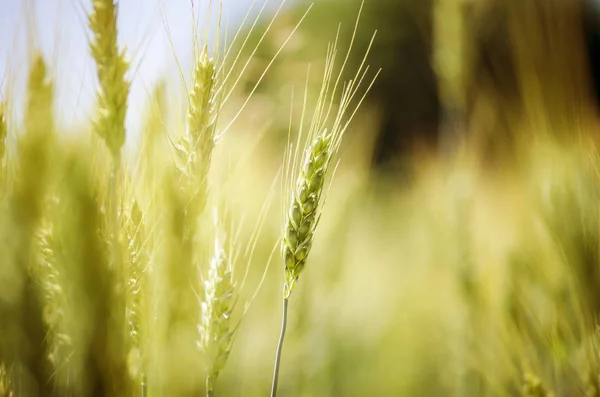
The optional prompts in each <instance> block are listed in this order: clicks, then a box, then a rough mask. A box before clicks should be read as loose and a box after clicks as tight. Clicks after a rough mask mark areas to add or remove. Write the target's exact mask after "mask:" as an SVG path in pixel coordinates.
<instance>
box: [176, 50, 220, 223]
mask: <svg viewBox="0 0 600 397" xmlns="http://www.w3.org/2000/svg"><path fill="white" fill-rule="evenodd" d="M207 51H208V50H207V48H206V47H204V49H203V50H202V52H201V53H200V55H199V56H198V58H197V59H196V64H195V67H194V73H193V77H192V88H191V90H190V95H189V108H188V114H187V133H186V134H185V135H184V136H183V137H182V138H181V139H180V141H179V143H178V145H177V146H176V150H177V154H178V164H177V169H178V170H179V172H180V176H181V179H182V180H181V182H182V183H183V185H184V187H185V189H186V190H187V191H186V195H187V196H188V197H189V206H188V207H189V210H190V211H189V213H188V218H189V220H190V221H195V218H196V217H197V216H199V215H200V214H201V213H202V212H203V211H204V207H205V206H206V198H207V195H208V189H207V181H206V178H207V175H208V171H209V169H210V160H211V157H212V152H213V149H214V146H215V127H216V116H217V115H216V112H215V109H216V103H217V98H216V96H215V87H216V85H217V84H216V78H217V75H216V69H215V61H214V59H212V58H209V57H208V54H207Z"/></svg>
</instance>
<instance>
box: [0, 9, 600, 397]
mask: <svg viewBox="0 0 600 397" xmlns="http://www.w3.org/2000/svg"><path fill="white" fill-rule="evenodd" d="M89 3H90V7H89V14H88V15H87V16H86V20H85V26H86V29H87V33H88V36H87V40H88V49H89V56H90V59H91V60H92V61H93V64H94V70H95V75H94V79H95V80H96V85H95V92H94V95H93V98H94V104H95V105H94V108H93V111H92V112H90V114H89V115H87V119H86V122H85V123H82V124H79V123H77V124H72V125H65V123H64V122H63V121H62V120H58V119H57V117H56V115H57V113H59V112H60V111H61V109H57V106H60V105H59V103H58V102H57V101H56V89H57V87H56V82H55V80H54V76H56V70H55V69H54V68H55V67H56V66H55V65H54V64H53V61H52V59H51V58H49V57H47V56H45V55H44V54H43V53H42V52H40V51H39V49H36V48H35V45H34V44H33V43H32V44H31V48H30V54H31V56H30V57H29V59H28V63H27V65H21V66H22V70H23V71H26V85H25V87H24V91H25V95H24V98H23V101H21V102H18V101H17V99H16V98H18V96H15V95H13V93H14V87H13V86H12V85H11V83H10V82H11V81H13V79H12V78H11V76H10V73H12V72H11V71H8V70H7V71H6V72H5V73H4V76H8V77H6V78H3V79H0V88H1V89H2V90H1V91H0V396H2V397H4V396H6V397H9V396H10V397H30V396H32V397H33V396H124V397H125V396H127V397H128V396H144V397H145V396H149V397H155V396H169V397H171V396H202V395H206V396H215V395H216V396H260V395H269V393H270V395H271V396H275V395H276V394H278V395H280V396H529V397H542V396H546V397H549V396H590V397H591V396H600V339H599V338H600V334H599V333H598V323H597V317H598V313H599V312H600V262H599V261H600V156H599V152H598V151H597V149H596V140H595V139H594V138H593V131H594V130H595V129H597V128H598V125H597V120H596V117H595V116H594V115H593V114H592V113H593V112H588V110H589V109H583V108H581V109H578V110H577V111H572V110H571V107H570V106H566V105H564V107H562V108H561V107H560V105H561V104H562V102H560V104H557V103H558V102H553V101H551V100H549V99H548V97H547V95H546V94H547V92H545V91H544V90H543V89H542V88H544V87H542V88H539V87H538V86H536V85H535V84H534V83H533V82H531V81H532V80H525V83H527V84H525V83H523V84H524V86H525V87H526V88H530V89H531V91H528V94H529V95H527V102H526V103H525V104H524V105H523V108H524V109H525V111H524V113H523V114H524V116H523V117H521V118H519V119H516V118H515V119H511V121H512V123H511V124H510V126H509V128H510V131H511V134H510V136H511V137H517V138H515V139H513V140H512V141H511V145H512V146H510V148H511V149H510V153H508V152H503V153H502V154H501V155H498V156H499V161H496V162H494V163H493V165H489V164H488V163H486V162H485V161H482V159H481V157H482V154H481V146H478V145H476V144H471V142H466V143H464V144H460V145H457V148H456V150H454V151H453V152H452V154H451V155H446V156H426V155H425V156H419V155H415V156H414V157H411V158H410V160H409V161H408V164H409V165H408V166H407V168H406V169H410V178H408V182H398V181H397V180H396V179H394V178H389V175H388V177H386V176H382V175H381V174H379V173H378V172H377V171H375V170H374V168H373V156H374V154H373V153H374V151H373V148H374V147H375V146H376V139H377V136H376V134H375V132H374V131H375V130H376V129H377V125H378V122H379V121H380V118H381V112H380V111H379V108H378V107H377V104H376V103H374V102H371V101H369V95H370V93H371V90H372V89H373V87H376V85H374V84H376V82H377V79H378V78H379V77H380V73H385V71H382V70H380V69H379V66H378V65H374V66H371V52H372V51H373V49H374V48H375V49H376V48H377V46H378V44H377V43H378V40H385V37H383V38H380V37H379V36H378V33H377V32H376V31H375V30H370V29H367V28H364V27H363V25H362V24H361V23H362V20H363V19H361V18H365V15H363V13H365V11H364V8H363V6H364V4H363V5H361V4H360V3H355V4H354V5H355V7H354V6H353V7H351V8H352V13H351V14H350V17H348V18H344V17H341V20H340V21H337V20H336V21H335V22H332V23H330V25H331V29H330V31H331V34H330V36H329V37H327V38H326V39H324V40H323V41H322V42H316V41H312V40H311V37H310V35H309V33H307V30H304V29H303V26H304V25H303V24H306V23H308V24H311V23H314V22H311V19H310V16H311V13H317V15H323V14H319V12H320V11H319V3H318V2H317V3H316V4H315V5H314V6H310V5H306V6H305V5H304V4H302V3H300V4H299V5H296V6H297V8H298V9H300V10H301V11H299V12H297V11H294V12H288V13H286V8H285V7H284V4H282V5H281V7H280V6H276V7H275V8H274V11H268V12H267V11H265V12H264V14H262V15H261V17H259V18H258V19H256V21H257V22H256V24H254V23H253V21H254V19H253V18H254V17H253V16H251V15H250V14H249V16H248V17H247V19H245V20H244V21H243V23H242V24H240V26H241V27H240V28H239V29H238V28H237V27H231V26H227V29H225V25H226V23H225V18H224V17H223V15H222V14H220V12H219V7H220V4H221V3H219V2H218V1H215V2H214V3H212V2H211V3H210V4H211V7H214V8H211V13H210V14H209V15H208V16H206V18H203V17H204V16H200V17H199V18H198V14H193V13H191V14H190V21H189V23H190V24H193V26H196V27H198V29H197V30H196V31H195V33H194V37H193V40H192V42H193V49H192V53H193V67H191V68H190V70H184V69H180V70H177V71H175V73H173V75H168V74H167V75H165V76H164V78H163V79H160V80H158V81H156V82H155V84H153V86H152V87H149V89H148V91H147V98H146V105H145V107H144V111H143V112H140V113H139V114H135V118H136V120H137V124H139V125H140V126H141V128H140V134H139V135H136V136H131V135H130V131H128V129H127V126H126V117H127V115H128V114H130V113H131V109H130V108H129V107H128V105H129V102H128V101H129V97H130V92H131V87H132V84H133V83H134V82H135V78H136V74H135V73H134V71H132V65H131V63H130V56H131V53H130V50H129V49H127V48H125V47H124V46H123V45H122V44H120V39H119V37H120V36H119V29H118V24H117V20H118V12H119V7H118V4H115V2H113V0H93V1H92V0H89ZM366 6H367V7H368V4H367V5H366ZM277 7H280V8H277ZM258 9H260V6H259V7H258ZM282 10H283V11H282ZM213 11H214V12H213ZM342 14H343V13H341V14H340V15H342ZM328 15H329V14H328ZM366 17H367V18H369V15H368V14H367V16H366ZM194 18H198V19H199V20H200V21H201V22H202V23H198V22H199V21H198V20H195V19H194ZM331 18H333V17H331ZM332 20H333V19H332ZM313 21H314V20H313ZM338 22H340V23H341V24H342V26H344V28H343V30H339V28H338ZM369 26H370V25H369ZM215 27H216V29H215ZM211 29H212V30H211ZM211 32H213V33H211ZM214 32H226V33H223V34H222V35H221V34H217V35H216V36H215V37H212V34H214ZM340 32H342V33H340ZM346 33H347V34H346ZM209 36H211V39H209ZM307 43H308V44H307ZM303 45H304V46H305V47H307V48H308V50H306V51H298V48H300V47H302V46H303ZM357 54H358V55H357ZM174 55H175V56H176V54H174ZM526 66H527V65H524V66H522V67H523V68H525V67H526ZM180 75H181V76H186V77H185V78H183V77H181V79H180ZM0 76H3V75H2V72H0ZM14 81H17V80H14ZM181 81H187V82H188V84H187V85H186V87H185V89H183V90H177V89H174V88H173V86H174V85H177V84H180V83H181ZM530 82H531V84H529V83H530ZM447 83H448V82H447ZM450 83H451V82H450ZM450 83H448V84H449V85H448V87H446V88H447V89H448V90H450V91H451V90H452V87H451V85H452V84H450ZM538 88H539V89H538ZM536 89H538V90H537V91H536ZM450 91H448V92H450ZM448 95H449V96H450V99H448V100H450V101H458V99H456V98H454V97H452V95H450V94H448ZM480 103H481V106H482V109H484V110H485V106H486V105H489V104H486V103H483V101H481V102H480ZM565 109H567V110H568V111H567V110H565ZM562 110H564V112H563V113H561V111H562ZM128 112H129V113H128ZM478 114H479V113H478ZM482 114H484V115H485V114H486V113H485V112H484V113H482ZM493 120H495V119H493ZM493 120H492V121H493ZM486 121H487V122H489V120H486ZM476 126H479V127H480V128H482V129H485V128H487V126H489V124H486V123H485V122H482V124H476ZM562 129H568V131H569V134H568V135H567V136H568V137H569V139H562V138H560V136H561V135H560V134H559V133H557V132H556V131H559V130H560V131H562ZM498 142H500V141H498ZM498 146H501V144H500V143H499V144H498ZM498 146H496V147H495V148H497V147H498ZM503 148H504V147H503ZM498 150H500V149H498ZM403 169H404V168H403ZM407 172H409V171H407ZM282 310H283V318H282Z"/></svg>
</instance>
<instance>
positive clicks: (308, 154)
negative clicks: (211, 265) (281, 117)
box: [271, 5, 377, 397]
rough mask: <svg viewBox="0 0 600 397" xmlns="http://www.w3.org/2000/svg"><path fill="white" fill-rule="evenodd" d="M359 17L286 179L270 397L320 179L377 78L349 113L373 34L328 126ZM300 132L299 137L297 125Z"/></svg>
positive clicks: (328, 71) (331, 58) (328, 68)
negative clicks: (280, 293) (278, 321)
mask: <svg viewBox="0 0 600 397" xmlns="http://www.w3.org/2000/svg"><path fill="white" fill-rule="evenodd" d="M361 12H362V5H361V8H360V11H359V14H358V18H357V20H356V24H355V27H354V33H353V36H352V40H351V42H350V47H349V49H348V53H347V55H346V58H345V60H344V62H343V64H342V66H341V68H340V70H339V73H338V75H337V77H336V78H335V81H334V78H333V70H334V63H335V56H336V52H337V43H336V42H334V44H333V46H331V47H330V48H329V49H328V54H327V59H326V62H325V75H324V78H323V82H322V84H321V91H320V94H319V97H318V99H317V104H316V106H315V110H314V115H313V119H312V122H311V125H310V127H309V131H308V137H307V144H306V145H305V147H306V148H305V150H304V154H303V157H302V165H301V169H300V172H299V173H298V175H294V169H293V167H292V169H291V171H290V174H289V178H290V180H291V187H290V188H289V191H290V196H291V200H290V206H289V208H288V209H287V211H286V220H285V226H284V231H283V236H282V239H281V254H282V257H283V263H284V273H285V281H284V286H283V312H282V321H281V331H280V335H279V341H278V343H277V351H276V354H275V365H274V369H273V382H272V386H271V397H275V396H276V394H277V384H278V380H279V366H280V361H281V353H282V349H283V340H284V338H285V331H286V327H287V311H288V300H289V298H290V295H291V293H292V291H293V290H294V286H295V285H296V282H297V281H298V278H299V277H300V274H301V273H302V271H303V270H304V267H305V265H306V260H307V258H308V255H309V253H310V250H311V247H312V244H313V240H314V233H315V230H316V228H317V225H318V223H319V219H320V217H321V210H322V206H323V203H322V200H321V195H322V193H323V187H324V184H325V177H326V175H327V172H328V170H329V168H330V165H331V161H332V159H333V158H334V156H335V154H336V153H337V151H338V149H339V147H340V143H341V141H342V137H343V135H344V133H345V131H346V129H347V128H348V125H349V123H350V121H351V120H352V118H353V117H354V115H355V114H356V111H357V110H358V108H359V107H360V105H361V103H362V101H363V99H364V97H365V95H366V94H367V92H368V91H369V90H370V88H371V87H372V85H373V83H374V81H375V79H376V78H377V75H375V77H374V78H373V80H371V83H370V85H369V86H368V87H367V89H366V90H365V92H364V93H363V95H362V97H360V98H359V100H358V101H357V102H356V103H355V104H354V105H353V108H352V109H350V105H351V104H352V102H353V100H354V99H355V97H356V96H357V94H358V91H359V89H360V88H361V85H362V83H363V80H364V78H365V76H366V74H367V72H368V69H369V68H368V67H365V61H366V58H367V56H368V54H369V51H370V49H371V45H372V44H373V40H374V38H375V35H373V37H372V39H371V43H370V44H369V47H368V48H367V50H366V52H365V56H364V58H363V61H362V62H361V64H360V66H359V68H358V70H357V72H356V75H355V76H354V78H353V79H352V80H350V81H349V82H347V83H344V84H343V86H342V89H341V95H340V98H339V106H338V108H337V112H336V114H335V117H334V119H333V121H331V120H329V116H330V112H331V109H332V107H333V103H334V102H335V96H336V95H337V92H336V91H337V88H338V84H339V82H340V80H341V78H342V75H343V72H344V68H345V66H346V63H347V61H348V58H349V54H350V51H351V49H352V45H353V43H354V38H355V35H356V31H357V29H358V22H359V20H360V14H361ZM332 82H333V85H332ZM303 113H304V110H303ZM327 125H330V128H329V129H328V128H326V126H327ZM300 130H301V132H302V124H301V127H300ZM328 131H329V132H328ZM300 135H301V134H300ZM294 160H295V159H294V158H291V160H290V162H291V164H292V166H293V165H294Z"/></svg>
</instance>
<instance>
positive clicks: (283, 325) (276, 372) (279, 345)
mask: <svg viewBox="0 0 600 397" xmlns="http://www.w3.org/2000/svg"><path fill="white" fill-rule="evenodd" d="M287 307H288V298H286V297H285V296H284V297H283V312H282V315H281V333H280V334H279V342H278V343H277V353H276V355H275V368H274V369H273V383H272V385H271V397H276V395H277V381H278V380H279V362H280V361H281V350H282V349H283V338H285V328H286V325H287Z"/></svg>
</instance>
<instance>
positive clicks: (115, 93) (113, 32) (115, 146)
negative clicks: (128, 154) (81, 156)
mask: <svg viewBox="0 0 600 397" xmlns="http://www.w3.org/2000/svg"><path fill="white" fill-rule="evenodd" d="M89 26H90V28H91V30H92V33H93V39H92V40H91V41H90V43H89V45H90V49H91V52H92V57H93V58H94V60H95V61H96V66H97V69H98V80H99V81H100V90H99V92H98V114H97V117H96V119H95V122H94V127H95V131H96V133H97V134H98V135H99V136H100V137H102V139H104V142H105V143H106V146H107V147H108V149H109V150H110V153H111V154H112V156H113V158H115V159H118V158H119V157H120V150H121V147H122V146H123V143H124V142H125V114H126V112H127V95H128V93H129V85H130V84H129V82H128V81H127V79H126V78H125V73H126V72H127V68H128V63H127V61H126V60H125V53H124V51H123V50H119V48H118V45H117V10H116V6H115V4H114V2H113V0H94V1H93V11H92V13H91V14H90V16H89Z"/></svg>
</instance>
